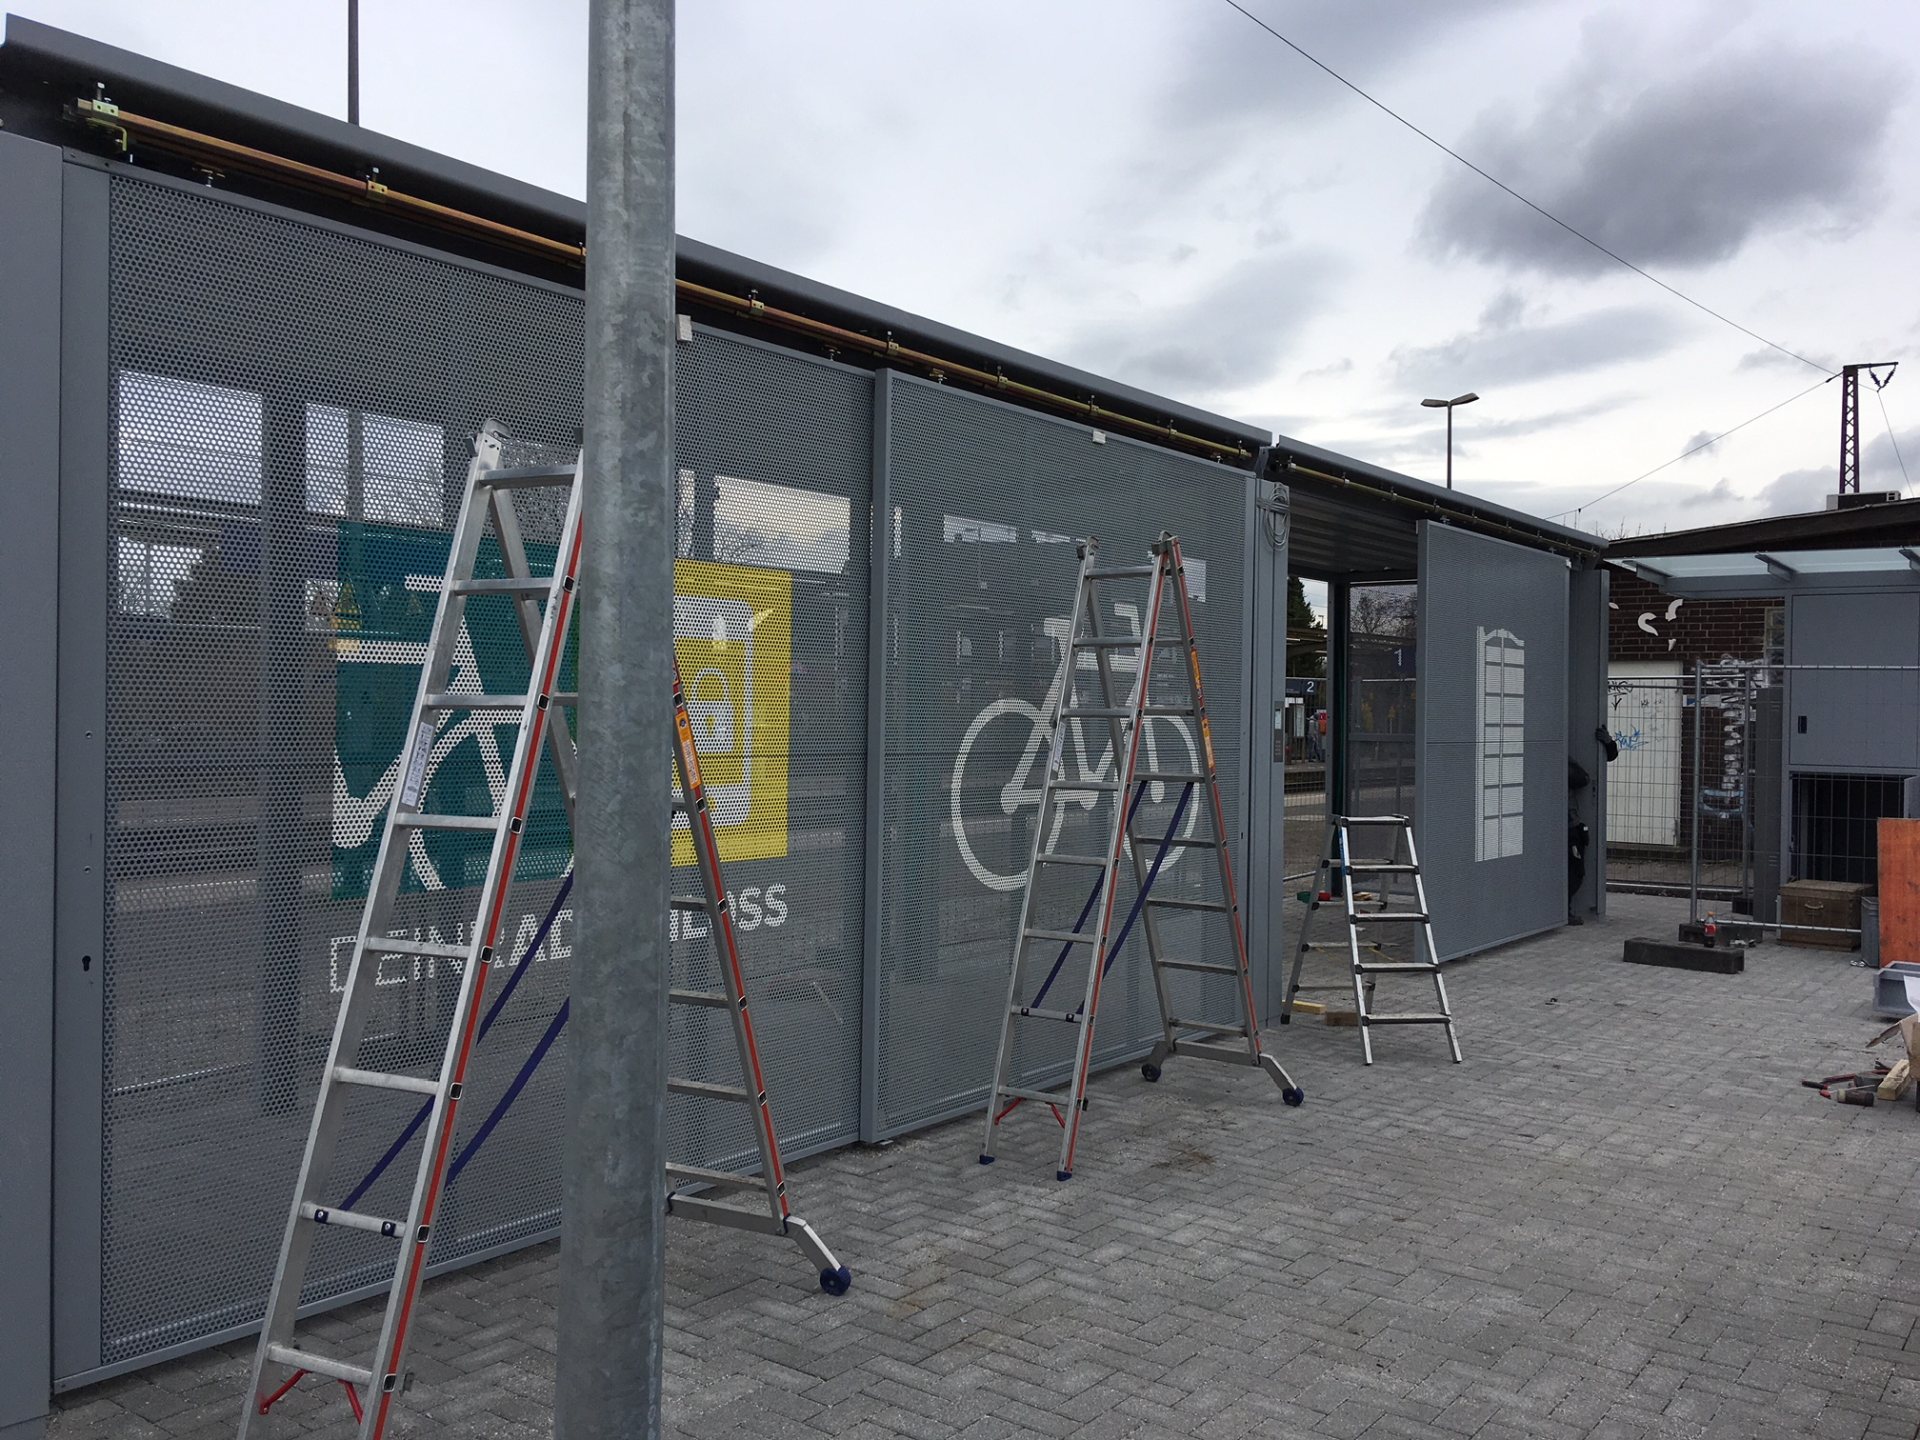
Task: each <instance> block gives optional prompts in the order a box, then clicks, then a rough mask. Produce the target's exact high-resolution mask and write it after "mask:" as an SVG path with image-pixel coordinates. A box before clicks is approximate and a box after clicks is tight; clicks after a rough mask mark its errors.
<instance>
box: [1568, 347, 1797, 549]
mask: <svg viewBox="0 0 1920 1440" xmlns="http://www.w3.org/2000/svg"><path fill="white" fill-rule="evenodd" d="M1831 379H1833V376H1832V375H1829V376H1827V377H1826V378H1825V379H1822V380H1816V381H1814V382H1813V384H1811V385H1809V386H1808V387H1807V388H1806V389H1804V390H1801V391H1799V392H1797V393H1796V394H1793V395H1789V396H1788V397H1787V398H1786V399H1784V400H1782V401H1780V403H1779V404H1777V405H1769V406H1768V407H1767V408H1766V409H1764V410H1762V411H1761V412H1760V413H1759V414H1758V415H1754V416H1751V417H1749V418H1748V419H1745V420H1742V421H1741V422H1740V423H1739V424H1738V425H1735V426H1733V427H1732V429H1728V430H1722V431H1721V432H1720V433H1719V434H1718V435H1716V436H1714V437H1713V438H1712V439H1711V440H1702V441H1701V442H1700V443H1699V444H1698V445H1695V446H1693V447H1692V448H1691V449H1688V450H1682V451H1681V452H1680V453H1679V454H1678V455H1676V456H1674V457H1673V458H1672V459H1671V460H1663V461H1661V462H1660V463H1659V464H1658V465H1656V466H1654V467H1653V469H1651V470H1648V471H1645V472H1643V473H1641V474H1639V475H1636V476H1634V477H1633V478H1632V479H1631V480H1625V481H1622V482H1621V483H1620V484H1618V485H1616V486H1614V487H1613V488H1612V489H1611V490H1609V491H1607V492H1606V493H1605V494H1603V495H1596V496H1594V497H1593V499H1591V500H1589V501H1587V502H1586V503H1585V504H1584V505H1574V506H1570V507H1569V508H1568V509H1565V510H1556V511H1555V512H1554V513H1553V514H1552V515H1550V516H1548V517H1547V518H1548V519H1550V520H1558V519H1559V518H1560V517H1561V516H1562V515H1578V514H1579V513H1580V512H1581V511H1582V510H1589V509H1591V508H1592V507H1594V506H1595V505H1598V504H1599V503H1600V502H1601V501H1602V500H1611V499H1612V498H1613V497H1614V496H1616V495H1618V494H1619V493H1620V492H1621V491H1622V490H1625V489H1627V488H1628V487H1629V486H1632V485H1638V484H1639V483H1640V482H1641V481H1642V480H1646V479H1649V478H1650V477H1652V476H1655V475H1658V474H1659V473H1660V472H1661V471H1662V470H1665V469H1666V468H1667V467H1668V466H1669V465H1678V464H1679V463H1680V462H1681V461H1682V460H1684V459H1686V458H1687V457H1688V456H1689V455H1698V454H1699V453H1700V452H1701V451H1702V450H1708V449H1711V448H1712V447H1713V446H1715V445H1718V444H1719V443H1720V442H1721V441H1722V440H1724V439H1726V438H1727V437H1728V436H1729V435H1732V434H1734V433H1735V432H1737V431H1740V430H1744V429H1746V428H1747V427H1748V426H1749V425H1751V424H1753V423H1754V422H1755V421H1758V420H1764V419H1766V418H1767V416H1769V415H1771V414H1773V412H1774V411H1776V410H1784V409H1786V408H1787V406H1789V405H1791V404H1793V402H1794V401H1796V400H1800V399H1804V398H1805V397H1806V396H1808V395H1811V394H1812V393H1813V392H1814V391H1816V390H1818V389H1819V388H1820V387H1821V386H1822V385H1825V384H1826V383H1827V381H1829V380H1831Z"/></svg>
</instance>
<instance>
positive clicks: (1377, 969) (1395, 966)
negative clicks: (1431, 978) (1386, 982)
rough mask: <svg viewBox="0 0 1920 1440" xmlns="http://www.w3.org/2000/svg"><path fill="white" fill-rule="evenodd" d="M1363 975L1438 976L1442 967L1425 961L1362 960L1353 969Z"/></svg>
mask: <svg viewBox="0 0 1920 1440" xmlns="http://www.w3.org/2000/svg"><path fill="white" fill-rule="evenodd" d="M1353 968H1354V969H1356V970H1358V971H1359V972H1360V973H1361V974H1362V975H1438V974H1439V973H1440V967H1439V966H1438V965H1429V964H1428V963H1427V962H1426V961H1424V960H1362V961H1361V962H1360V963H1359V964H1358V965H1356V966H1354V967H1353Z"/></svg>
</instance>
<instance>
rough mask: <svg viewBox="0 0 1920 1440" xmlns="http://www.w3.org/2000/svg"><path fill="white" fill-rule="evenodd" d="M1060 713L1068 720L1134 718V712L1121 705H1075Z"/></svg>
mask: <svg viewBox="0 0 1920 1440" xmlns="http://www.w3.org/2000/svg"><path fill="white" fill-rule="evenodd" d="M1060 713H1061V715H1062V716H1065V717H1066V718H1068V719H1074V718H1079V719H1085V720H1131V719H1132V718H1133V711H1131V710H1129V709H1127V708H1126V707H1125V706H1121V705H1075V706H1071V707H1069V708H1068V709H1065V710H1062V711H1061V712H1060Z"/></svg>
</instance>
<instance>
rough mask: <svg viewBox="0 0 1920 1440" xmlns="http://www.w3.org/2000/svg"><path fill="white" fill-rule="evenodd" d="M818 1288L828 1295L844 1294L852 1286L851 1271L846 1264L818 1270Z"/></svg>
mask: <svg viewBox="0 0 1920 1440" xmlns="http://www.w3.org/2000/svg"><path fill="white" fill-rule="evenodd" d="M820 1288H821V1289H822V1290H824V1291H826V1292H827V1294H829V1295H844V1294H846V1293H847V1291H848V1290H850V1289H852V1288H853V1272H852V1271H851V1270H849V1269H847V1267H846V1266H844V1265H841V1266H837V1267H835V1268H834V1269H832V1270H822V1271H821V1272H820Z"/></svg>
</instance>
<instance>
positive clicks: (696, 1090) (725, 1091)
mask: <svg viewBox="0 0 1920 1440" xmlns="http://www.w3.org/2000/svg"><path fill="white" fill-rule="evenodd" d="M667 1089H669V1090H671V1091H672V1092H673V1093H674V1094H676V1095H702V1096H705V1097H706V1098H707V1099H709V1100H751V1099H752V1098H753V1097H752V1096H751V1095H749V1094H748V1093H747V1092H746V1091H745V1090H743V1089H741V1088H740V1087H739V1086H738V1085H713V1084H709V1083H708V1082H707V1081H705V1080H675V1079H674V1078H673V1077H672V1076H668V1077H667Z"/></svg>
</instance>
